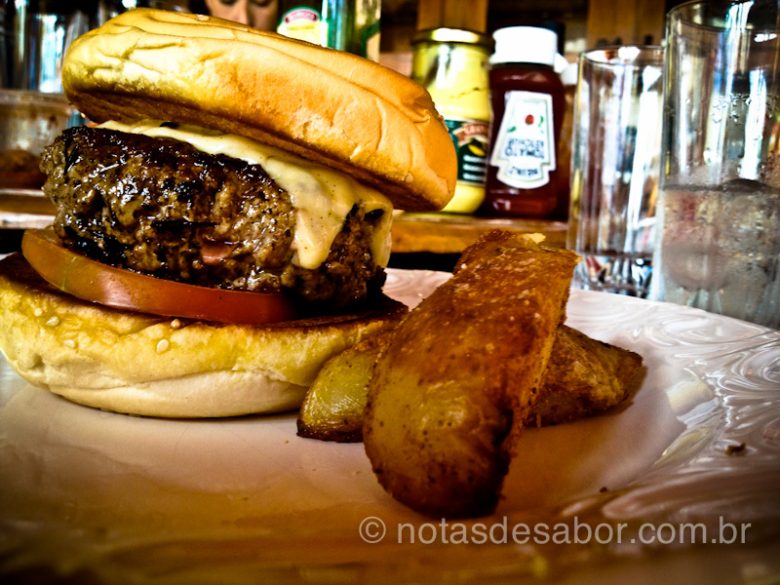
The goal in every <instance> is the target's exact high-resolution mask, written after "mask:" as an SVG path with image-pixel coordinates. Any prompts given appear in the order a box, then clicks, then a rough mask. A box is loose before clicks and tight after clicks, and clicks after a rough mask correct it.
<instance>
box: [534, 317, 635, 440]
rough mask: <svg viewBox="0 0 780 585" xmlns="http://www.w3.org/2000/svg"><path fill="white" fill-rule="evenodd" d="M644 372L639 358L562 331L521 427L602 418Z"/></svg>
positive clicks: (571, 332) (622, 398) (559, 332)
mask: <svg viewBox="0 0 780 585" xmlns="http://www.w3.org/2000/svg"><path fill="white" fill-rule="evenodd" d="M642 372H643V367H642V358H641V357H640V356H639V355H638V354H636V353H634V352H633V351H628V350H627V349H623V348H621V347H617V346H614V345H610V344H609V343H604V342H602V341H597V340H595V339H591V338H590V337H588V336H587V335H585V334H584V333H581V332H580V331H577V330H576V329H572V328H571V327H566V326H565V325H564V326H562V327H561V328H560V329H559V330H558V337H557V338H556V340H555V345H554V346H553V351H552V354H551V355H550V361H549V362H548V364H547V372H546V373H545V378H544V386H543V387H542V389H541V391H540V392H539V396H538V397H537V399H536V402H535V403H534V404H533V406H532V407H531V410H530V411H529V413H528V415H527V417H526V420H525V426H528V427H534V426H548V425H556V424H561V423H567V422H572V421H575V420H579V419H582V418H586V417H589V416H593V415H595V414H600V413H603V412H605V411H606V410H608V409H610V408H612V407H614V406H616V405H618V404H620V403H621V402H623V401H624V400H625V399H626V398H627V397H628V395H629V393H630V391H631V390H632V389H633V388H634V387H635V386H636V383H637V382H638V381H639V378H640V374H641V373H642Z"/></svg>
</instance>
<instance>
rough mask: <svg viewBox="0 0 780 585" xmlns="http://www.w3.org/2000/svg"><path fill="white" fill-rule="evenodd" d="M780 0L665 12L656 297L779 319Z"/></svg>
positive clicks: (770, 321) (779, 322) (772, 321)
mask: <svg viewBox="0 0 780 585" xmlns="http://www.w3.org/2000/svg"><path fill="white" fill-rule="evenodd" d="M777 17H778V5H777V2H775V1H773V2H766V1H762V0H755V1H747V2H717V1H710V2H698V1H697V2H689V3H686V4H683V5H680V6H678V7H677V8H674V9H673V10H671V11H670V13H669V15H668V17H667V35H666V36H667V54H666V64H665V83H666V85H665V89H666V98H665V115H664V137H663V167H664V169H665V172H664V175H663V177H662V192H661V204H660V208H659V224H660V226H661V227H660V230H659V232H660V233H659V236H660V239H659V244H658V246H657V252H656V257H655V260H654V263H655V266H656V273H657V276H656V277H655V278H654V282H653V287H652V291H651V297H652V298H654V299H659V300H666V301H671V302H675V303H679V304H685V305H690V306H694V307H699V308H702V309H706V310H708V311H712V312H716V313H721V314H724V315H730V316H733V317H737V318H740V319H744V320H748V321H754V322H757V323H761V324H765V325H768V326H770V327H775V328H778V327H780V268H779V266H778V263H780V150H779V149H780V142H779V140H780V102H779V101H778V99H780V87H779V86H778V83H779V82H780V79H779V77H778V73H780V62H779V61H780V43H779V42H778V32H779V31H778V21H777Z"/></svg>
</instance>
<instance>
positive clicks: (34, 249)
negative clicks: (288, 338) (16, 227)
mask: <svg viewBox="0 0 780 585" xmlns="http://www.w3.org/2000/svg"><path fill="white" fill-rule="evenodd" d="M22 254H23V255H24V257H25V258H26V259H27V262H29V263H30V265H31V266H32V267H33V268H34V269H35V271H36V272H37V273H38V274H40V275H41V276H42V277H43V278H44V279H45V280H46V281H48V282H49V283H50V284H51V285H53V286H54V287H56V288H58V289H60V290H61V291H64V292H66V293H68V294H71V295H73V296H74V297H78V298H80V299H83V300H85V301H91V302H93V303H99V304H101V305H106V306H109V307H114V308H117V309H126V310H131V311H139V312H142V313H153V314H155V315H164V316H166V317H183V318H186V319H200V320H206V321H216V322H218V323H240V324H247V325H264V324H268V323H277V322H280V321H287V320H290V319H294V318H295V317H296V311H295V305H294V303H293V302H292V300H291V299H289V298H287V297H286V296H284V295H283V294H280V293H258V292H250V291H238V290H225V289H219V288H208V287H205V286H197V285H192V284H185V283H183V282H176V281H172V280H165V279H162V278H156V277H153V276H146V275H144V274H139V273H137V272H131V271H130V270H124V269H122V268H116V267H114V266H109V265H107V264H103V263H102V262H97V261H96V260H92V259H90V258H87V257H85V256H82V255H81V254H78V253H76V252H72V251H71V250H68V249H67V248H65V247H64V246H62V244H61V243H60V241H59V239H58V238H57V236H56V235H55V234H54V231H53V230H52V229H51V228H48V229H42V230H27V231H26V232H25V233H24V236H23V237H22Z"/></svg>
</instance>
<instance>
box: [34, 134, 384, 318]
mask: <svg viewBox="0 0 780 585" xmlns="http://www.w3.org/2000/svg"><path fill="white" fill-rule="evenodd" d="M41 170H42V171H43V172H44V173H45V174H46V175H47V181H46V183H45V185H44V187H43V189H44V193H45V194H46V195H47V196H48V197H49V198H50V199H51V200H52V202H53V203H54V205H55V206H56V208H57V213H56V216H55V221H54V229H55V231H56V232H57V234H58V235H59V237H60V238H61V239H62V241H63V243H64V244H65V245H66V246H68V247H70V248H73V249H75V250H78V251H80V252H81V253H83V254H85V255H87V256H90V257H92V258H94V259H96V260H99V261H102V262H105V263H107V264H111V265H114V266H121V267H125V268H129V269H132V270H136V271H138V272H142V273H146V274H151V275H154V276H158V277H161V278H167V279H172V280H178V281H182V282H189V283H193V284H199V285H204V286H218V287H223V288H235V289H244V290H255V291H278V290H282V289H290V290H293V291H294V292H295V294H296V295H298V296H301V297H303V298H305V299H306V300H308V301H314V302H321V303H324V304H329V305H336V306H338V305H344V304H347V303H350V302H353V301H357V300H361V299H363V298H365V297H366V296H367V295H369V294H371V293H372V292H376V291H378V290H379V288H381V285H382V283H383V281H384V271H383V270H382V269H381V268H379V267H377V266H375V264H374V261H373V258H372V257H371V253H370V249H371V248H370V242H371V237H372V235H373V230H374V229H375V228H376V226H377V225H378V224H379V221H380V220H381V214H382V212H381V211H380V212H379V213H378V214H377V213H376V212H371V213H369V214H365V213H364V211H363V209H362V208H361V207H358V206H355V207H354V208H353V209H352V211H351V212H350V213H349V215H348V217H347V220H346V221H345V223H344V226H343V228H342V230H341V232H340V233H339V235H338V236H337V238H336V241H335V242H334V244H333V246H332V248H331V251H330V254H329V256H328V258H327V259H326V261H325V262H324V263H323V264H322V266H320V267H319V268H317V269H313V270H307V269H303V268H300V267H298V266H295V265H294V264H293V263H292V258H293V250H292V242H293V234H294V230H295V210H294V208H293V207H292V203H291V200H290V196H289V194H288V193H287V192H286V191H285V190H283V189H282V188H281V187H279V186H278V185H277V184H276V183H275V182H274V181H273V180H272V179H271V178H270V177H269V176H268V175H267V173H266V172H265V171H264V170H263V168H262V167H261V166H260V165H256V164H254V165H253V164H249V163H246V162H245V161H242V160H239V159H235V158H232V157H228V156H224V155H210V154H207V153H204V152H201V151H199V150H197V149H196V148H194V147H193V146H191V145H190V144H188V143H184V142H180V141H177V140H173V139H168V138H150V137H147V136H143V135H137V134H128V133H124V132H117V131H114V130H107V129H98V128H87V127H80V128H72V129H69V130H66V131H65V132H64V133H63V134H62V135H61V136H60V137H59V138H57V140H55V142H54V143H53V144H52V145H51V146H49V147H47V148H46V149H45V150H44V153H43V155H42V162H41ZM225 242H229V243H230V245H229V246H227V249H220V251H219V254H218V256H219V258H217V257H216V256H215V255H214V250H215V246H219V245H220V244H224V243H225ZM204 247H205V248H206V252H204V251H203V248H204ZM206 260H207V261H206Z"/></svg>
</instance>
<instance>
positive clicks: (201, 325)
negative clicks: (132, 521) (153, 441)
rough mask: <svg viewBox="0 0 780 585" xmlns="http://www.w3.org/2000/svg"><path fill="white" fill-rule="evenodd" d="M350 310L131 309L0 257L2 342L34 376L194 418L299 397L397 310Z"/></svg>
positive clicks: (102, 404) (114, 406)
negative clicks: (202, 315) (296, 313)
mask: <svg viewBox="0 0 780 585" xmlns="http://www.w3.org/2000/svg"><path fill="white" fill-rule="evenodd" d="M380 305H381V306H378V307H377V308H374V309H371V310H366V311H364V312H362V313H356V314H353V315H329V316H324V317H316V318H312V319H302V320H297V321H290V322H286V323H281V324H275V325H269V326H265V327H251V326H247V325H222V324H214V323H205V322H202V321H189V320H185V319H172V318H169V317H159V316H154V315H146V314H140V313H128V312H123V311H117V310H113V309H109V308H106V307H102V306H100V305H95V304H90V303H87V302H84V301H80V300H78V299H75V298H73V297H71V296H69V295H67V294H65V293H62V292H60V291H58V290H56V289H54V288H53V287H51V286H49V285H48V284H47V283H46V282H44V281H43V280H42V279H41V278H40V277H39V276H38V275H37V273H36V272H35V271H34V270H33V269H32V268H31V267H30V266H29V265H28V264H27V262H26V261H25V260H24V258H22V257H21V256H20V255H18V254H14V255H11V256H9V257H7V258H5V259H4V260H2V261H0V349H2V351H3V353H4V354H5V356H6V359H7V360H8V362H9V363H10V364H11V366H13V367H14V368H15V369H16V371H17V372H18V373H19V374H20V375H21V376H22V377H23V378H25V379H26V380H28V381H29V382H30V383H31V384H34V385H36V386H40V387H42V388H46V389H48V390H50V391H52V392H54V393H56V394H59V395H61V396H63V397H65V398H67V399H69V400H72V401H74V402H78V403H80V404H84V405H87V406H93V407H96V408H101V409H104V410H111V411H115V412H122V413H127V414H138V415H147V416H159V417H173V418H180V417H182V418H193V417H224V416H237V415H244V414H255V413H271V412H279V411H284V410H290V409H292V408H295V407H297V406H298V405H299V404H300V402H301V400H302V399H303V396H304V394H305V392H306V389H307V388H308V386H309V385H310V384H311V382H312V381H313V380H314V377H315V376H316V374H317V372H318V371H319V369H320V367H321V366H322V364H323V362H325V361H326V360H327V359H328V358H329V357H330V356H332V355H334V354H336V353H338V352H340V351H342V350H343V349H345V348H347V347H349V346H351V345H354V344H355V343H357V342H358V341H360V340H361V339H362V338H364V337H366V336H368V335H371V334H373V333H375V332H377V331H379V330H380V329H382V328H384V327H386V326H388V325H389V324H391V323H393V322H394V321H395V320H397V319H398V318H399V317H400V316H401V315H402V314H403V313H404V311H405V307H404V306H403V305H402V304H400V303H397V302H395V301H392V300H390V299H387V298H385V299H383V300H382V302H381V303H380Z"/></svg>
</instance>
